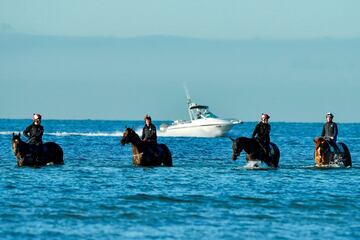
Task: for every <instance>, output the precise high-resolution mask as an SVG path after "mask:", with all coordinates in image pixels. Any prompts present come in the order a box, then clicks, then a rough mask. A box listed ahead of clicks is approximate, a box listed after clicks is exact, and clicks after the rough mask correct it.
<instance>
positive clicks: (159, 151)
mask: <svg viewBox="0 0 360 240" xmlns="http://www.w3.org/2000/svg"><path fill="white" fill-rule="evenodd" d="M120 143H121V145H122V146H124V145H125V144H128V143H130V144H131V147H132V152H133V164H134V165H137V166H160V165H161V164H163V165H164V166H166V167H171V166H172V165H173V162H172V156H171V152H170V150H169V148H168V147H167V146H166V145H165V144H156V150H154V147H153V146H150V145H149V144H147V143H145V142H143V141H142V140H141V139H140V137H139V135H137V133H136V132H135V131H134V130H133V129H131V128H126V129H125V131H124V134H123V137H122V138H121V140H120ZM155 151H156V152H155Z"/></svg>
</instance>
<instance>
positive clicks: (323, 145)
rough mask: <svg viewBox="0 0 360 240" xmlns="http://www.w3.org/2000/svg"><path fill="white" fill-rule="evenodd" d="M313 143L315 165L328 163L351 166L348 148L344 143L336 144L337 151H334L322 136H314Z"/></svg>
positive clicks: (322, 165)
mask: <svg viewBox="0 0 360 240" xmlns="http://www.w3.org/2000/svg"><path fill="white" fill-rule="evenodd" d="M314 143H315V150H314V159H315V164H316V166H317V167H324V166H329V165H343V166H344V167H351V166H352V161H351V155H350V151H349V148H348V147H347V146H346V145H345V144H344V143H341V142H340V143H338V144H337V147H338V150H339V152H335V150H334V147H333V146H331V144H330V142H329V141H328V140H326V139H325V138H323V137H318V138H315V139H314Z"/></svg>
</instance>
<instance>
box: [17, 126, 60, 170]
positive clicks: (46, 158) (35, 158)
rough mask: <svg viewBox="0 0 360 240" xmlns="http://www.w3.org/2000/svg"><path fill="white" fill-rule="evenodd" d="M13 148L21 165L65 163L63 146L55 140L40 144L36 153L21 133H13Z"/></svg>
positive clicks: (34, 165)
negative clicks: (22, 138)
mask: <svg viewBox="0 0 360 240" xmlns="http://www.w3.org/2000/svg"><path fill="white" fill-rule="evenodd" d="M11 146H12V150H13V152H14V154H15V157H16V160H17V165H18V166H19V167H23V166H29V167H41V166H45V165H48V164H64V153H63V150H62V149H61V147H60V146H59V145H58V144H56V143H54V142H47V143H44V144H42V145H41V146H39V147H38V148H39V149H38V151H37V153H36V154H34V152H33V148H34V147H32V146H30V144H28V143H26V142H24V141H22V140H21V134H20V133H19V134H15V133H13V135H12V141H11Z"/></svg>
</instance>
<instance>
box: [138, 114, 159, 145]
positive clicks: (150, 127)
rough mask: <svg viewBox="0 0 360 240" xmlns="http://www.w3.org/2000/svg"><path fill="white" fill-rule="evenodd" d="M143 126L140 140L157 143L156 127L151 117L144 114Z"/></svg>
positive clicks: (152, 143)
mask: <svg viewBox="0 0 360 240" xmlns="http://www.w3.org/2000/svg"><path fill="white" fill-rule="evenodd" d="M144 121H145V126H144V128H143V131H142V135H141V140H143V141H144V142H146V143H149V144H151V145H156V144H157V135H156V127H155V125H154V124H152V123H151V117H150V116H149V115H146V116H145V118H144Z"/></svg>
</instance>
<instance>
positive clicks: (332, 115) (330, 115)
mask: <svg viewBox="0 0 360 240" xmlns="http://www.w3.org/2000/svg"><path fill="white" fill-rule="evenodd" d="M326 117H331V118H333V117H334V114H332V113H331V112H328V113H326Z"/></svg>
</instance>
